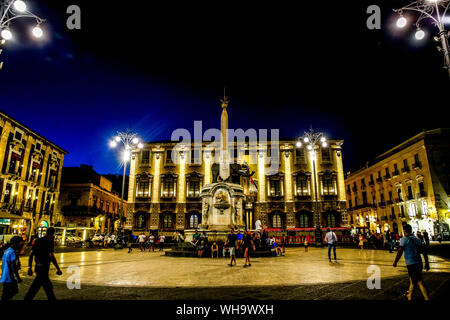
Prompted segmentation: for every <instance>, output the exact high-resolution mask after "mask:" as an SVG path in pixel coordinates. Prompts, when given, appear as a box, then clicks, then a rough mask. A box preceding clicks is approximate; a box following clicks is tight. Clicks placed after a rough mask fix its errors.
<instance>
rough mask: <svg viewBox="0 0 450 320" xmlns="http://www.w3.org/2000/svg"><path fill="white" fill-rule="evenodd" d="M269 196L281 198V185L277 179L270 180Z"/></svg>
mask: <svg viewBox="0 0 450 320" xmlns="http://www.w3.org/2000/svg"><path fill="white" fill-rule="evenodd" d="M270 196H271V197H281V183H280V180H278V179H271V180H270Z"/></svg>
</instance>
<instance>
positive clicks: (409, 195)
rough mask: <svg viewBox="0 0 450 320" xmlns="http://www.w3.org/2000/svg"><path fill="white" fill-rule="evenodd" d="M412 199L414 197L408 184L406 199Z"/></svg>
mask: <svg viewBox="0 0 450 320" xmlns="http://www.w3.org/2000/svg"><path fill="white" fill-rule="evenodd" d="M412 199H414V196H413V192H412V187H411V185H409V186H408V200H412Z"/></svg>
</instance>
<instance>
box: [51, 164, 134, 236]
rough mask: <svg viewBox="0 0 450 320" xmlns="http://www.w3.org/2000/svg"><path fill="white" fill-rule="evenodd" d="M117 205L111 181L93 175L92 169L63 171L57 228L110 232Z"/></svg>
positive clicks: (67, 168) (86, 166)
mask: <svg viewBox="0 0 450 320" xmlns="http://www.w3.org/2000/svg"><path fill="white" fill-rule="evenodd" d="M120 203H121V199H120V196H119V194H118V192H117V191H115V190H113V183H112V181H110V180H109V179H107V178H106V177H105V176H102V175H100V174H98V173H97V172H95V171H94V169H93V167H92V166H88V165H81V166H80V167H65V168H63V173H62V181H61V195H60V200H59V204H60V212H61V216H60V217H59V221H58V223H57V225H58V226H62V227H66V228H72V229H74V230H82V229H84V228H92V230H95V231H96V232H99V233H110V232H113V231H114V230H115V229H117V226H116V224H117V223H118V219H119V210H120ZM124 208H126V201H124Z"/></svg>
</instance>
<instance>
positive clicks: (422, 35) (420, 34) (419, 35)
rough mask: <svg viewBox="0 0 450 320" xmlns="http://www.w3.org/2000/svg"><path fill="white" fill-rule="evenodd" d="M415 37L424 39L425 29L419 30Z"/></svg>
mask: <svg viewBox="0 0 450 320" xmlns="http://www.w3.org/2000/svg"><path fill="white" fill-rule="evenodd" d="M415 37H416V39H417V40H422V39H423V38H425V31H423V30H417V31H416V34H415Z"/></svg>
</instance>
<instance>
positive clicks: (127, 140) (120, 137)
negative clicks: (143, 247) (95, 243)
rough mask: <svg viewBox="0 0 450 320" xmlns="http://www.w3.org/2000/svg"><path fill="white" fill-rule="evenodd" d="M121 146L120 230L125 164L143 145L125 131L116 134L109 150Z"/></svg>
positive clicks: (120, 224)
mask: <svg viewBox="0 0 450 320" xmlns="http://www.w3.org/2000/svg"><path fill="white" fill-rule="evenodd" d="M120 143H121V144H122V146H123V151H122V162H123V178H122V194H121V200H122V201H121V203H120V213H119V219H120V220H119V222H120V223H119V228H120V229H123V228H122V217H123V202H124V198H123V197H124V192H125V174H126V171H127V164H128V162H129V161H130V157H131V154H132V152H133V151H134V150H136V149H142V148H143V147H144V145H143V144H142V143H141V142H140V141H139V138H138V137H137V134H136V133H132V132H130V130H128V129H127V131H126V132H117V135H116V136H115V137H114V138H112V139H111V141H110V142H109V146H110V147H111V148H116V147H117V146H118V144H120Z"/></svg>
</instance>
